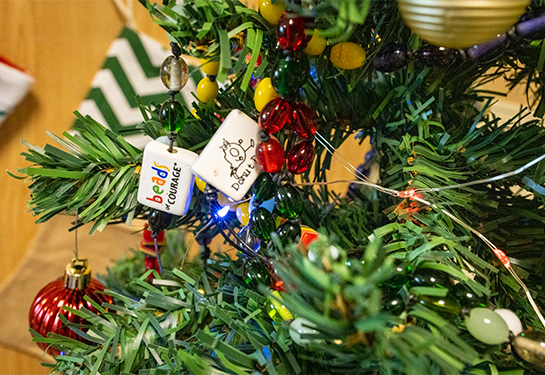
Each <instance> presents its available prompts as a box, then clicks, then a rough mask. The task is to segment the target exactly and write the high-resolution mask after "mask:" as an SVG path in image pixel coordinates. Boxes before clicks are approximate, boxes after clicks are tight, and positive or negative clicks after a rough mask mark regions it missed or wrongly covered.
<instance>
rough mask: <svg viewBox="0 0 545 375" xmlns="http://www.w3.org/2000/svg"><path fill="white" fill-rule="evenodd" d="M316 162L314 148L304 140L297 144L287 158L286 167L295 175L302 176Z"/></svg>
mask: <svg viewBox="0 0 545 375" xmlns="http://www.w3.org/2000/svg"><path fill="white" fill-rule="evenodd" d="M312 160H314V146H313V145H312V143H311V142H309V141H307V140H303V141H301V142H299V143H297V144H295V145H294V146H293V147H292V148H291V149H290V150H289V152H288V155H287V156H286V167H287V168H288V171H290V172H291V173H293V174H301V173H303V172H304V171H306V170H307V169H308V167H309V166H310V164H312Z"/></svg>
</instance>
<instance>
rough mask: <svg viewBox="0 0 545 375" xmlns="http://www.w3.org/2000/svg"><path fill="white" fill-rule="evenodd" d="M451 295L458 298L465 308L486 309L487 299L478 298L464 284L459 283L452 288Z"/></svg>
mask: <svg viewBox="0 0 545 375" xmlns="http://www.w3.org/2000/svg"><path fill="white" fill-rule="evenodd" d="M449 294H452V295H453V296H454V297H456V298H457V299H458V300H459V301H460V304H461V305H462V306H465V307H486V298H485V297H478V296H477V295H476V294H475V293H473V291H471V289H469V288H468V287H467V286H466V285H465V284H464V283H458V284H456V285H454V286H452V287H451V288H450V292H449Z"/></svg>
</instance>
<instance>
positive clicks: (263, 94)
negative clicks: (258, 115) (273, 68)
mask: <svg viewBox="0 0 545 375" xmlns="http://www.w3.org/2000/svg"><path fill="white" fill-rule="evenodd" d="M278 96H279V95H278V93H277V92H276V91H275V89H274V88H273V86H272V82H271V79H270V78H268V77H267V78H263V79H262V80H261V82H259V84H258V85H257V86H256V88H255V93H254V104H255V108H256V109H257V110H258V111H259V112H261V109H263V107H264V106H265V104H267V103H268V102H270V101H271V100H273V99H274V98H278Z"/></svg>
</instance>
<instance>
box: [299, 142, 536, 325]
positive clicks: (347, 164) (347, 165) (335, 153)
mask: <svg viewBox="0 0 545 375" xmlns="http://www.w3.org/2000/svg"><path fill="white" fill-rule="evenodd" d="M316 136H317V137H316V139H317V140H318V141H319V142H320V143H322V145H323V146H324V147H325V149H326V150H327V151H328V152H329V153H330V154H331V155H332V156H333V157H334V158H335V159H337V161H339V162H340V163H341V164H342V165H343V167H344V168H345V169H346V170H348V171H349V172H351V173H353V174H354V176H355V177H356V178H358V179H363V181H359V180H358V181H332V182H313V183H301V184H297V185H299V186H306V185H328V184H329V183H339V182H350V183H355V184H360V185H365V186H369V187H372V188H374V189H376V190H378V191H380V192H383V193H386V194H390V195H395V196H398V197H400V198H409V199H413V200H415V201H418V202H420V203H422V204H424V205H427V206H429V207H432V208H434V209H436V210H439V211H441V212H442V213H443V214H445V215H446V216H448V217H449V218H451V219H452V220H453V221H454V222H456V223H457V224H459V225H461V226H462V227H464V228H465V229H467V230H469V231H470V232H471V233H473V234H475V235H476V236H477V237H478V238H479V239H481V240H482V241H483V242H484V243H485V244H486V245H487V246H488V247H489V248H490V250H491V251H492V252H493V253H494V255H495V256H496V257H498V258H499V256H498V254H497V253H496V250H499V249H498V248H497V247H496V246H495V245H494V243H493V242H492V241H490V240H489V239H488V238H487V237H486V236H485V235H484V234H482V233H480V232H479V231H478V230H476V229H474V228H473V227H471V226H469V225H468V224H466V223H465V222H463V221H462V220H460V219H458V218H457V217H456V216H454V215H453V214H451V213H450V212H449V211H447V210H445V209H443V208H439V207H438V206H437V205H436V204H434V203H431V202H429V201H427V200H425V199H423V198H422V197H421V196H419V194H418V193H419V192H424V191H440V190H445V189H444V188H433V189H420V190H418V189H411V191H410V192H411V194H408V192H400V191H397V190H393V189H388V188H385V187H382V186H380V185H377V184H373V183H371V182H369V181H368V178H367V176H363V177H364V178H362V177H361V176H359V175H361V172H359V171H358V170H357V169H356V168H355V167H354V166H353V165H352V164H350V162H349V161H348V160H347V159H346V158H345V157H344V156H342V155H341V154H340V153H339V152H338V150H335V148H334V147H333V146H332V145H331V144H329V142H327V140H325V138H324V137H323V136H321V135H320V134H318V133H316ZM343 159H344V162H343ZM543 159H545V154H544V155H541V156H540V157H538V158H536V159H534V160H532V161H531V162H529V163H527V164H525V165H524V166H522V167H520V168H518V169H517V170H515V171H513V172H509V173H504V174H502V175H499V176H495V177H492V178H489V179H484V180H478V181H473V182H468V183H465V184H459V185H451V186H447V187H445V188H449V189H454V188H457V187H463V186H470V185H476V184H483V183H488V182H491V181H498V180H501V179H503V178H507V177H510V176H514V175H516V174H518V173H521V172H523V171H524V170H526V169H528V168H530V167H531V166H532V165H535V164H536V163H538V162H540V161H541V160H543ZM350 167H351V168H350ZM403 193H406V194H403ZM500 251H501V250H500ZM500 261H501V259H500ZM501 263H502V265H503V266H504V267H505V268H506V269H507V271H508V272H509V273H510V274H511V276H513V278H514V279H515V280H516V281H517V283H518V284H519V285H520V286H521V287H522V289H523V290H524V293H525V294H526V298H527V299H528V302H530V305H531V306H532V308H533V309H534V312H535V313H536V315H537V317H538V318H539V320H540V321H541V324H542V325H543V327H545V318H544V317H543V315H542V314H541V311H540V310H539V307H538V306H537V304H536V302H535V301H534V298H533V297H532V295H531V293H530V290H529V289H528V287H527V286H526V284H525V283H524V282H523V281H522V280H521V278H520V277H519V276H518V275H517V273H516V272H515V271H514V270H513V269H512V268H511V267H510V266H507V265H505V264H504V263H503V261H502V262H501Z"/></svg>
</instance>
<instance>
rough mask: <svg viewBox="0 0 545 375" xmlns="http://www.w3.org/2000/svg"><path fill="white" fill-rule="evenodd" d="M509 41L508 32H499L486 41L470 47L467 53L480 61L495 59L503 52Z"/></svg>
mask: <svg viewBox="0 0 545 375" xmlns="http://www.w3.org/2000/svg"><path fill="white" fill-rule="evenodd" d="M507 43H508V39H507V34H499V35H498V36H497V37H495V38H494V39H491V40H489V41H488V42H486V43H483V44H479V45H476V46H473V47H471V48H469V49H468V50H467V54H468V55H469V57H471V59H473V60H475V61H479V62H485V61H490V60H495V59H497V58H498V57H499V56H500V55H501V54H502V53H503V51H504V50H505V47H506V46H507Z"/></svg>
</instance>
